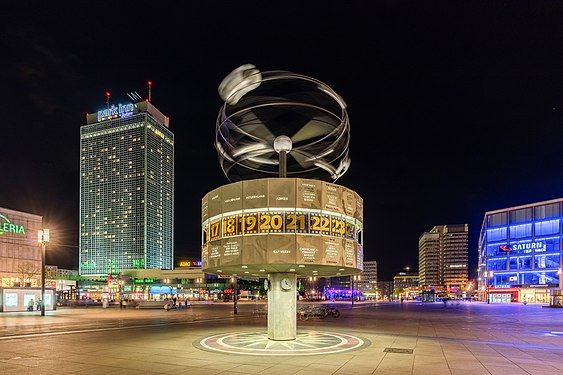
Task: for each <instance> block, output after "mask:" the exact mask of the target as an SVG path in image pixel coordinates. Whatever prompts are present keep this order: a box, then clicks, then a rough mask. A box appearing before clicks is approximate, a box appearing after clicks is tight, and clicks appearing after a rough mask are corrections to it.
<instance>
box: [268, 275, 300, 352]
mask: <svg viewBox="0 0 563 375" xmlns="http://www.w3.org/2000/svg"><path fill="white" fill-rule="evenodd" d="M268 279H269V280H270V287H269V289H268V338H269V339H270V340H279V341H283V340H295V339H296V337H297V275H296V274H294V273H284V272H276V273H271V274H269V275H268ZM284 279H287V280H289V281H290V284H291V287H289V288H288V289H284V288H282V281H283V280H284Z"/></svg>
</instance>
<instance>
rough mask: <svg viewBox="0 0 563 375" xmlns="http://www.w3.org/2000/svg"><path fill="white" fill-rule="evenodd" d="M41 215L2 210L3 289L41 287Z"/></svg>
mask: <svg viewBox="0 0 563 375" xmlns="http://www.w3.org/2000/svg"><path fill="white" fill-rule="evenodd" d="M41 229H43V218H42V217H41V216H39V215H34V214H29V213H25V212H20V211H14V210H10V209H7V208H2V207H0V280H1V282H2V284H1V286H2V287H24V286H29V287H38V286H41V247H39V246H38V245H37V232H38V231H39V230H41Z"/></svg>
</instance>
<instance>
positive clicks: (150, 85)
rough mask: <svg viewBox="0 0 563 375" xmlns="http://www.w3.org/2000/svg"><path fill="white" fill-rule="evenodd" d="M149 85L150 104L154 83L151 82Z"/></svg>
mask: <svg viewBox="0 0 563 375" xmlns="http://www.w3.org/2000/svg"><path fill="white" fill-rule="evenodd" d="M148 84H149V102H150V101H151V89H152V81H149V82H148Z"/></svg>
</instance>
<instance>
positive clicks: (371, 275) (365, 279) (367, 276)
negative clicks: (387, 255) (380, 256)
mask: <svg viewBox="0 0 563 375" xmlns="http://www.w3.org/2000/svg"><path fill="white" fill-rule="evenodd" d="M356 283H357V284H358V289H359V290H360V291H361V292H362V293H363V294H365V295H369V296H374V297H375V295H376V293H377V261H376V260H364V270H363V271H362V273H361V276H360V280H358V281H356Z"/></svg>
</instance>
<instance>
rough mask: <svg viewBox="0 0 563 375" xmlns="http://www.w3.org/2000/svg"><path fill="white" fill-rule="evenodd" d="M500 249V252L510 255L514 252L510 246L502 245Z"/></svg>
mask: <svg viewBox="0 0 563 375" xmlns="http://www.w3.org/2000/svg"><path fill="white" fill-rule="evenodd" d="M499 249H500V251H504V252H505V253H508V252H510V251H512V246H510V245H500V246H499Z"/></svg>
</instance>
